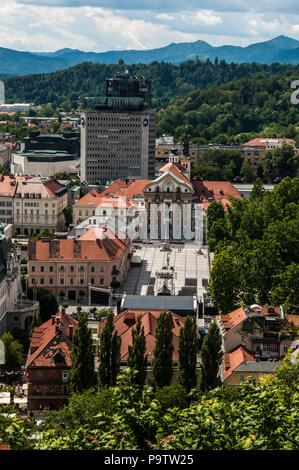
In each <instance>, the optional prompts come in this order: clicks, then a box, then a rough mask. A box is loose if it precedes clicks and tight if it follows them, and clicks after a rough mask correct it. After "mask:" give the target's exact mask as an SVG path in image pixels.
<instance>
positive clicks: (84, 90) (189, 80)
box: [4, 60, 299, 111]
mask: <svg viewBox="0 0 299 470" xmlns="http://www.w3.org/2000/svg"><path fill="white" fill-rule="evenodd" d="M125 68H127V69H128V70H129V72H130V74H131V75H137V76H144V77H147V78H150V79H151V80H152V94H153V106H154V107H155V108H158V109H161V108H164V107H166V106H169V105H170V104H171V103H172V102H174V101H175V100H176V99H177V98H180V97H184V96H186V95H187V94H188V93H190V92H192V91H193V90H198V89H204V88H207V87H210V86H212V85H213V86H220V85H222V84H224V83H227V82H230V81H232V80H237V79H240V78H242V77H247V76H251V75H252V74H255V73H258V72H260V73H262V74H263V75H264V76H266V77H268V76H271V75H273V74H277V73H284V72H286V71H290V72H293V73H298V76H299V67H296V66H294V65H284V64H272V65H267V64H258V63H246V64H227V63H226V62H225V61H224V60H222V61H218V62H217V61H216V62H211V61H205V62H204V61H200V60H196V61H194V60H192V61H191V60H190V61H186V62H182V63H181V64H180V65H174V64H170V63H167V62H152V63H151V64H137V65H123V66H120V65H116V64H114V65H113V64H110V65H106V64H91V63H88V62H83V63H81V64H79V65H76V66H74V67H71V68H68V69H66V70H59V71H57V72H52V73H48V74H36V75H27V76H24V77H9V78H6V79H5V80H4V82H5V88H6V101H7V102H10V103H11V102H18V101H22V102H23V101H24V102H34V103H35V104H41V105H43V104H47V103H52V104H53V106H58V107H60V106H61V107H63V108H64V109H65V110H66V111H68V110H70V109H77V108H78V106H80V105H81V106H83V107H85V106H86V105H87V103H86V102H85V97H92V96H100V95H103V94H104V93H105V80H106V78H109V77H111V76H113V75H114V74H115V73H116V72H118V71H121V70H124V69H125Z"/></svg>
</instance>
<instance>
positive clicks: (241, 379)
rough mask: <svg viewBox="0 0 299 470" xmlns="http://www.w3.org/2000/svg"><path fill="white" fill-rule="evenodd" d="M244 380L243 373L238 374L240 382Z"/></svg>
mask: <svg viewBox="0 0 299 470" xmlns="http://www.w3.org/2000/svg"><path fill="white" fill-rule="evenodd" d="M244 380H245V375H244V374H240V382H243V381H244Z"/></svg>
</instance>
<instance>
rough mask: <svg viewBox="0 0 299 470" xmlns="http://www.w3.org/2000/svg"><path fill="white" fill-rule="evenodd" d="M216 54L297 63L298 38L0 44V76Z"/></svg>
mask: <svg viewBox="0 0 299 470" xmlns="http://www.w3.org/2000/svg"><path fill="white" fill-rule="evenodd" d="M196 57H198V59H199V60H203V61H205V60H207V59H210V60H212V61H214V60H215V58H216V57H217V58H218V60H225V61H226V62H227V63H232V62H234V63H238V64H239V63H244V62H258V63H264V64H271V63H281V64H299V41H297V40H296V39H292V38H289V37H287V36H278V37H276V38H274V39H271V40H269V41H265V42H259V43H255V44H250V45H249V46H246V47H241V46H229V45H227V46H226V45H224V46H218V47H215V46H211V45H210V44H208V43H207V42H205V41H201V40H199V41H195V42H186V43H172V44H169V45H168V46H165V47H160V48H158V49H150V50H123V51H108V52H84V51H80V50H78V49H69V48H66V49H60V50H58V51H55V52H21V51H15V50H12V49H6V48H1V47H0V76H9V75H30V74H36V73H48V72H55V71H57V70H62V69H66V68H68V67H72V66H74V65H77V64H80V63H82V62H92V63H102V64H117V63H118V61H119V60H120V59H122V60H123V61H124V62H125V64H138V63H143V64H150V63H152V62H155V61H157V62H162V61H164V62H170V63H172V64H179V63H181V62H185V61H187V60H195V59H196Z"/></svg>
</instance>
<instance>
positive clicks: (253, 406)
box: [0, 356, 299, 450]
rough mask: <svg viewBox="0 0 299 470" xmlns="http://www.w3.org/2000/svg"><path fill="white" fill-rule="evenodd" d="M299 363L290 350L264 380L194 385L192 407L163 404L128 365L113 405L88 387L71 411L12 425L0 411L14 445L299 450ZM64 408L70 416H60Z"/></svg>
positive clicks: (5, 438) (111, 394)
mask: <svg viewBox="0 0 299 470" xmlns="http://www.w3.org/2000/svg"><path fill="white" fill-rule="evenodd" d="M298 371H299V363H298V362H297V363H291V362H290V356H288V357H287V358H286V360H285V363H284V364H283V366H282V367H281V368H280V369H279V371H278V372H277V373H276V374H275V375H274V376H272V377H271V376H264V377H263V378H262V379H261V381H260V382H258V383H255V382H254V381H253V380H249V381H247V382H246V383H245V384H242V385H240V387H239V388H238V389H235V388H234V389H222V388H220V387H218V388H216V389H214V390H212V391H210V392H207V393H204V394H203V393H201V392H199V391H195V390H193V391H191V393H190V394H189V397H188V402H189V401H190V402H191V403H190V405H187V404H186V407H185V409H180V408H176V407H175V408H169V409H165V408H164V409H162V407H161V403H160V402H159V399H158V397H159V395H155V393H154V390H153V389H152V388H151V387H149V386H145V387H144V388H143V390H140V388H139V387H137V386H135V385H133V383H134V374H135V373H134V372H133V371H132V370H130V369H127V370H126V371H125V373H124V375H123V376H120V377H119V378H118V383H117V386H116V387H112V388H109V389H106V392H105V393H106V401H107V404H111V408H110V410H109V412H108V411H107V410H105V403H104V401H105V400H104V401H103V397H102V398H101V399H100V401H101V403H99V402H98V404H96V400H99V396H98V398H97V394H95V401H94V403H93V398H92V396H93V394H92V393H88V392H85V395H84V397H83V396H82V398H80V396H77V397H76V396H75V397H74V398H73V400H72V401H71V403H70V406H71V408H72V411H71V412H68V409H67V407H66V408H65V409H64V410H61V411H60V412H59V414H58V415H57V416H56V420H55V414H54V419H53V417H52V418H49V419H48V420H46V422H45V423H44V424H43V425H42V426H39V427H37V426H36V425H34V423H33V421H32V420H27V419H23V420H22V419H19V418H14V419H12V420H11V424H10V426H7V420H6V419H4V418H2V415H0V416H1V419H0V439H1V441H2V443H8V444H9V445H10V447H11V449H59V450H60V449H77V450H80V449H82V450H83V449H94V450H97V449H105V450H125V449H131V450H140V449H165V450H170V449H182V450H189V449H190V450H191V449H198V450H206V449H213V450H217V449H218V450H296V449H298V445H299V442H298V440H299V436H298V432H297V429H298V404H299V394H298V388H299V386H298ZM84 401H85V403H86V404H87V412H86V413H85V412H84ZM92 407H94V408H93V410H92ZM99 410H100V411H99ZM63 413H64V416H65V418H64V419H65V421H62V422H58V419H57V418H58V417H59V418H62V416H63ZM71 416H72V418H71V419H69V418H70V417H71ZM78 417H81V418H78ZM62 419H63V418H62ZM72 420H73V421H72ZM76 420H77V421H76ZM3 426H5V427H3Z"/></svg>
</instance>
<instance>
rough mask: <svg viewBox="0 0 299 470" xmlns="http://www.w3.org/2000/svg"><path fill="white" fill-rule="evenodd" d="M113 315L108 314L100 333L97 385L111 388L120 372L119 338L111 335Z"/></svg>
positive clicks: (113, 334) (116, 335)
mask: <svg viewBox="0 0 299 470" xmlns="http://www.w3.org/2000/svg"><path fill="white" fill-rule="evenodd" d="M113 330H114V325H113V313H112V312H111V313H109V314H108V316H107V320H106V323H105V326H104V328H103V331H102V336H101V341H100V351H99V369H98V377H99V383H100V384H101V385H102V386H108V387H112V386H114V385H115V384H116V378H117V376H118V374H119V371H120V347H121V337H120V336H119V335H118V334H117V333H116V331H115V332H114V333H113Z"/></svg>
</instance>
